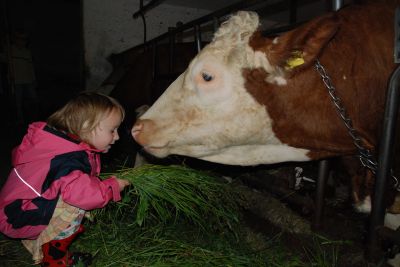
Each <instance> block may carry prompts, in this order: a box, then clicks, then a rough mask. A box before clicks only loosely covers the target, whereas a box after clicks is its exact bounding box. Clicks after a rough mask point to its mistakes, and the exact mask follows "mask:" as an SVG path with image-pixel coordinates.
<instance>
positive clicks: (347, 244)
mask: <svg viewBox="0 0 400 267" xmlns="http://www.w3.org/2000/svg"><path fill="white" fill-rule="evenodd" d="M1 107H2V112H1V113H0V114H2V121H3V125H5V126H6V127H4V128H3V129H5V130H3V131H2V132H1V138H0V142H1V144H0V147H1V150H0V175H1V176H0V184H2V183H3V182H4V181H5V179H6V177H7V175H8V172H9V170H10V167H11V165H10V152H11V149H12V148H13V147H14V146H15V145H17V144H18V143H19V141H20V139H21V137H22V135H23V133H24V132H25V131H26V128H18V127H16V126H15V125H14V124H13V122H12V121H11V120H10V116H9V114H8V113H7V103H2V105H1ZM194 162H196V161H194ZM197 163H198V162H196V163H195V164H194V165H196V164H197ZM203 164H204V163H200V168H202V167H204V166H201V165H203ZM206 165H207V164H206ZM207 166H208V167H207V168H211V169H212V170H215V171H217V172H220V173H223V174H224V175H227V176H231V177H233V178H234V179H237V178H238V179H243V180H244V181H245V183H246V181H247V183H248V186H254V187H259V188H257V190H259V191H261V192H262V191H264V190H265V191H268V188H267V189H266V188H262V186H261V187H260V185H259V184H258V185H254V184H252V183H253V182H254V177H256V180H257V179H261V180H262V179H264V180H265V179H269V178H268V177H270V173H271V169H267V170H264V169H263V168H262V167H257V168H251V169H247V168H236V167H230V168H229V170H228V171H226V170H225V169H224V167H221V166H219V165H213V164H211V165H207ZM209 166H211V167H209ZM196 167H199V166H198V165H196ZM303 167H304V170H305V172H304V174H305V175H306V176H308V177H313V178H315V176H313V175H315V166H314V165H304V166H303ZM292 168H294V166H290V165H289V166H283V167H282V166H278V169H277V170H274V171H272V172H273V176H279V175H283V176H285V175H287V170H288V169H292ZM246 176H252V177H253V178H252V179H250V180H249V179H245V177H246ZM270 184H271V183H270ZM312 190H313V185H305V186H304V188H303V189H302V191H301V192H300V194H302V195H303V196H304V195H306V196H307V197H310V198H313V197H314V196H313V195H312V194H313V193H312ZM308 191H309V192H308ZM333 191H334V190H333V189H332V188H328V190H327V192H328V193H327V199H326V203H327V205H326V208H325V210H324V216H323V227H322V229H321V230H319V231H318V232H317V233H318V234H320V235H321V236H323V237H324V238H326V239H327V242H329V243H332V242H337V243H338V244H340V245H338V246H337V248H338V251H337V257H338V260H337V263H338V264H337V265H335V266H340V267H346V266H349V267H350V266H352V267H366V266H368V267H375V266H376V267H378V266H382V267H384V266H386V264H383V263H380V264H371V263H368V262H366V261H365V260H364V257H363V254H364V249H363V244H365V235H366V224H367V223H368V220H367V217H366V216H365V215H362V214H357V213H355V212H354V211H353V210H352V207H351V204H350V202H349V200H348V199H337V194H336V195H335V194H334V193H332V192H333ZM310 192H311V193H310ZM278 198H281V197H278ZM287 206H289V207H290V208H292V209H293V210H295V211H296V212H298V214H299V215H300V216H301V217H302V218H304V219H305V220H306V221H308V222H311V221H312V218H313V217H312V211H310V210H307V208H305V207H304V206H302V205H296V204H295V203H294V204H293V203H292V204H290V203H287ZM244 218H246V220H245V222H243V223H244V224H246V225H247V226H248V227H250V228H252V229H253V230H254V231H255V232H259V233H261V234H263V235H264V236H267V237H268V236H275V235H276V234H277V233H280V238H281V239H282V243H283V244H284V245H285V246H286V247H288V248H289V249H290V250H293V251H296V252H297V253H300V254H301V253H302V252H304V250H305V247H309V246H310V244H312V242H313V241H312V239H310V237H304V236H302V235H293V234H288V233H284V232H283V233H282V230H281V229H279V226H277V225H274V224H273V223H271V222H269V221H267V220H265V219H261V218H260V216H259V215H255V214H254V213H250V212H247V213H246V214H245V216H244ZM5 240H6V238H5V237H4V236H1V235H0V266H26V265H24V264H22V265H19V263H21V262H25V264H26V263H27V262H29V254H28V253H27V252H26V251H25V249H24V248H23V247H22V245H21V244H20V243H19V242H15V244H14V245H13V247H12V248H10V247H8V246H9V243H3V241H5ZM5 244H6V245H5ZM5 246H7V247H5ZM15 250H17V251H18V250H19V252H15ZM10 251H13V252H12V254H10ZM11 255H14V256H16V255H18V256H16V257H17V258H16V259H15V261H14V260H13V259H12V258H10V257H11ZM4 261H6V262H4Z"/></svg>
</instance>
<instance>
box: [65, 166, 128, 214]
mask: <svg viewBox="0 0 400 267" xmlns="http://www.w3.org/2000/svg"><path fill="white" fill-rule="evenodd" d="M60 192H61V197H62V199H63V200H64V202H66V203H68V204H70V205H72V206H76V207H78V208H81V209H84V210H92V209H96V208H102V207H104V206H105V205H107V203H108V202H110V201H111V200H113V201H119V200H121V195H120V192H119V186H118V182H117V180H116V178H115V177H114V176H111V177H110V178H108V179H106V180H100V179H99V178H97V177H96V176H90V175H88V174H86V173H83V172H82V171H79V170H76V171H73V172H71V173H70V174H69V175H68V178H67V179H63V182H62V184H61V191H60Z"/></svg>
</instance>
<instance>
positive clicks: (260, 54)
mask: <svg viewBox="0 0 400 267" xmlns="http://www.w3.org/2000/svg"><path fill="white" fill-rule="evenodd" d="M397 4H399V1H386V2H382V3H370V4H366V5H354V6H350V7H346V8H343V9H342V10H340V11H339V12H337V13H330V14H327V15H324V16H321V17H319V18H316V19H314V20H312V21H310V22H308V23H306V24H304V25H303V26H301V27H299V28H297V29H295V30H293V31H290V32H287V33H284V34H282V35H281V36H279V37H271V38H265V37H262V36H261V34H260V32H257V31H256V28H257V25H258V19H257V18H256V17H255V16H256V15H255V14H253V13H247V12H239V13H238V14H237V15H235V16H233V17H232V18H231V19H230V20H229V21H228V22H227V23H225V24H223V25H222V26H221V28H220V29H219V31H218V32H217V33H216V34H215V36H214V40H213V42H212V43H210V44H209V45H208V46H207V47H205V48H204V49H203V50H202V51H201V53H200V54H199V55H198V56H197V57H196V58H195V59H194V60H193V61H192V62H191V64H190V65H189V68H188V69H187V70H186V72H184V73H183V74H182V76H181V77H179V78H178V79H177V80H176V81H175V82H174V83H173V84H171V86H170V87H169V88H168V89H167V91H166V92H165V93H164V95H162V96H161V97H160V99H159V100H158V101H157V102H156V103H155V104H154V105H153V106H152V107H151V108H150V109H149V111H148V112H146V113H145V114H144V115H143V116H142V117H141V120H140V121H139V122H138V123H137V124H136V125H135V126H134V128H133V130H132V133H133V136H134V138H135V139H136V140H137V141H138V142H139V143H140V144H142V145H143V146H144V148H145V149H146V150H147V151H148V152H150V153H152V154H154V155H156V156H160V157H164V156H167V155H169V154H182V155H187V156H193V157H197V158H201V159H204V160H209V161H214V162H220V163H225V164H234V165H256V164H263V163H264V164H265V163H266V164H268V163H275V162H282V161H304V160H315V159H321V158H327V157H332V156H347V155H354V154H356V153H357V149H356V147H355V146H354V144H353V140H352V138H351V137H350V135H349V133H348V131H347V129H346V127H345V125H344V123H343V121H342V120H341V119H340V117H339V116H338V113H337V110H336V109H335V107H334V105H333V102H332V100H331V99H330V98H329V95H328V92H327V88H326V86H325V85H324V83H323V81H322V78H321V76H320V75H319V73H318V72H317V71H316V70H315V67H314V66H315V62H316V60H319V61H320V62H321V64H322V65H323V66H324V68H325V69H326V71H327V73H328V75H329V76H330V78H331V80H332V84H333V85H334V87H335V88H336V93H337V95H338V96H339V97H340V98H341V100H342V102H343V105H344V106H345V107H346V109H347V114H348V116H349V117H350V118H351V119H352V122H353V126H354V128H355V129H356V130H357V132H358V133H359V135H360V137H361V139H362V142H363V143H364V145H365V146H366V147H367V148H369V149H371V150H372V151H374V150H376V148H377V146H378V144H379V134H380V131H381V122H382V116H383V111H384V104H385V103H384V102H385V92H386V89H387V85H388V80H389V78H390V76H391V74H392V72H393V71H394V69H395V67H396V65H395V64H394V59H393V40H394V23H393V21H394V10H395V7H396V5H397ZM354 173H356V174H358V177H360V175H361V174H362V173H360V172H358V171H355V172H354ZM359 179H360V178H357V179H355V181H356V180H359ZM359 194H360V192H358V191H357V190H356V191H355V192H354V196H355V200H356V201H359Z"/></svg>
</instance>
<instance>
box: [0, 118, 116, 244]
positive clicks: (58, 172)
mask: <svg viewBox="0 0 400 267" xmlns="http://www.w3.org/2000/svg"><path fill="white" fill-rule="evenodd" d="M12 164H13V167H14V168H13V169H12V170H11V172H10V175H9V177H8V179H7V181H6V183H5V184H4V186H3V188H2V189H1V191H0V231H1V232H2V233H4V234H5V235H7V236H9V237H12V238H24V239H35V238H37V236H38V235H39V234H40V233H41V232H42V231H43V230H44V229H45V228H46V226H47V225H48V223H49V221H50V219H51V217H52V215H53V212H54V209H55V206H56V204H57V201H58V198H59V197H61V198H62V199H63V201H64V202H66V203H68V204H70V205H72V206H76V207H78V208H81V209H84V210H92V209H95V208H102V207H104V206H105V205H106V204H107V203H108V202H109V201H111V200H113V201H119V200H120V199H121V196H120V193H119V186H118V183H117V181H116V179H115V177H110V178H108V179H106V180H100V179H99V178H98V175H99V173H100V155H99V151H97V150H94V149H93V148H91V147H90V146H89V145H88V144H86V143H83V142H79V141H77V140H75V139H73V138H71V137H69V136H68V135H66V134H64V133H62V132H59V131H56V130H54V129H52V128H50V127H48V126H47V125H46V123H44V122H36V123H32V124H31V125H30V126H29V129H28V133H27V134H26V135H25V136H24V138H23V140H22V143H21V144H20V145H19V146H17V147H16V148H15V149H14V150H13V152H12Z"/></svg>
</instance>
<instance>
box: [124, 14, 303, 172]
mask: <svg viewBox="0 0 400 267" xmlns="http://www.w3.org/2000/svg"><path fill="white" fill-rule="evenodd" d="M258 26H259V18H258V16H257V14H256V13H254V12H243V11H241V12H238V13H237V14H236V15H234V16H232V17H231V18H230V19H229V20H227V21H226V22H225V23H223V24H222V25H221V27H220V28H219V30H218V31H217V32H216V33H215V35H214V39H213V41H212V42H211V43H210V44H209V45H207V46H206V47H205V48H204V49H203V50H202V51H201V52H200V53H199V54H198V55H197V56H196V57H195V58H194V59H193V60H192V62H191V63H190V65H189V67H188V69H187V70H186V71H185V72H184V73H183V74H181V75H180V76H179V77H178V78H177V79H176V80H175V81H174V82H173V83H172V84H171V85H170V86H169V88H167V90H166V91H165V93H164V94H163V95H162V96H161V97H160V98H159V99H158V100H157V101H156V103H154V105H153V106H152V107H151V108H150V109H149V110H148V111H147V112H146V113H145V114H144V115H143V116H141V117H140V120H138V122H137V123H136V124H135V126H134V127H133V129H132V135H133V137H134V138H135V139H136V141H137V142H138V143H139V144H141V145H142V146H143V147H144V149H145V150H146V151H148V152H149V153H151V154H153V155H155V156H157V157H165V156H167V155H170V154H179V155H186V156H191V157H196V158H200V159H204V160H207V161H212V162H219V163H224V164H232V165H256V164H263V163H275V162H282V161H289V160H290V161H291V160H293V161H304V160H308V159H309V158H308V157H307V156H306V153H307V152H308V150H306V149H300V148H295V147H291V146H289V145H287V144H284V143H282V142H281V141H280V140H279V139H278V138H277V137H276V135H275V133H274V131H273V129H272V123H273V122H272V120H271V117H270V116H269V114H268V111H267V109H266V107H265V105H264V104H263V103H262V102H260V101H258V100H257V99H256V98H255V97H254V95H253V94H251V93H249V91H248V89H247V88H246V86H247V85H246V83H247V82H248V81H247V80H246V78H245V77H244V74H243V72H244V70H245V69H262V70H263V72H265V73H266V76H265V77H264V78H263V81H262V82H263V83H268V84H273V85H274V86H277V87H280V86H284V85H285V84H286V80H285V76H284V68H282V67H281V66H273V65H272V64H271V63H270V60H268V58H267V56H266V54H265V52H263V51H262V50H257V51H256V50H255V49H254V48H252V47H251V46H250V41H251V38H252V36H253V34H254V33H255V32H256V30H257V28H258Z"/></svg>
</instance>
